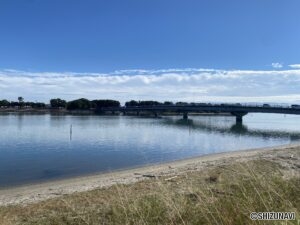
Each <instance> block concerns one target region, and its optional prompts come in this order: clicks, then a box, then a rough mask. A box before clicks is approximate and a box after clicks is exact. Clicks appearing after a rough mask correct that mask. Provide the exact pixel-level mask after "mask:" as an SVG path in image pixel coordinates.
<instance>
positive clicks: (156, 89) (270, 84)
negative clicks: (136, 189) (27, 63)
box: [0, 68, 300, 103]
mask: <svg viewBox="0 0 300 225" xmlns="http://www.w3.org/2000/svg"><path fill="white" fill-rule="evenodd" d="M18 96H23V97H24V98H25V100H30V101H35V100H37V101H45V102H48V101H49V99H51V98H54V97H61V98H64V99H66V100H71V99H76V98H81V97H84V98H89V99H103V98H110V99H117V100H120V101H121V102H122V103H124V102H125V101H127V100H130V99H136V100H149V99H154V100H159V101H164V100H171V101H193V102H207V101H226V102H297V103H300V70H297V69H291V70H267V71H264V70H215V69H193V68H189V69H166V70H122V71H115V72H112V73H107V74H102V73H73V72H64V73H51V72H42V73H37V72H26V71H16V70H2V71H1V70H0V99H2V98H6V99H9V100H16V99H17V97H18Z"/></svg>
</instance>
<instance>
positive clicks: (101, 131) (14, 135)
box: [0, 113, 300, 187]
mask: <svg viewBox="0 0 300 225" xmlns="http://www.w3.org/2000/svg"><path fill="white" fill-rule="evenodd" d="M0 126H1V127H0V128H1V129H0V187H7V186H14V185H20V184H26V183H35V182H42V181H48V180H51V179H61V178H65V177H75V176H79V175H85V174H91V173H96V172H104V171H105V172H106V171H112V170H117V169H124V168H132V167H138V166H142V165H145V164H155V163H161V162H166V161H172V160H177V159H184V158H190V157H193V156H200V155H205V154H211V153H217V152H225V151H233V150H240V149H250V148H259V147H267V146H276V145H282V144H288V143H291V142H296V141H299V140H300V116H296V115H286V116H285V115H274V114H249V115H247V116H245V117H244V121H243V125H242V126H241V125H236V124H235V118H234V117H228V116H190V117H189V120H187V121H185V120H182V119H181V117H179V116H178V117H177V116H172V117H162V118H143V117H130V116H57V115H21V114H14V113H12V114H0ZM71 126H72V129H71ZM70 131H72V132H70Z"/></svg>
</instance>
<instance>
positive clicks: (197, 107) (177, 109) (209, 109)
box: [97, 103, 300, 123]
mask: <svg viewBox="0 0 300 225" xmlns="http://www.w3.org/2000/svg"><path fill="white" fill-rule="evenodd" d="M97 111H98V112H112V113H115V112H122V113H124V114H126V113H127V112H135V113H136V114H137V115H139V113H140V112H151V113H153V114H154V116H158V115H159V114H160V113H166V112H172V113H181V114H182V115H183V119H188V113H230V114H231V115H233V116H235V117H236V122H237V123H242V121H243V116H245V115H247V114H248V113H279V114H294V115H300V107H283V106H270V105H268V104H264V105H262V106H248V105H240V104H202V103H199V104H193V105H192V104H188V105H153V106H129V107H125V106H124V107H105V108H100V109H97Z"/></svg>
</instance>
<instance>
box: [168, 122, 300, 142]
mask: <svg viewBox="0 0 300 225" xmlns="http://www.w3.org/2000/svg"><path fill="white" fill-rule="evenodd" d="M164 123H165V125H167V126H179V127H188V128H189V130H191V129H192V130H195V131H197V130H199V131H206V132H218V133H220V134H226V135H228V134H232V135H238V136H240V135H244V136H253V137H261V138H288V139H289V140H291V141H297V140H300V132H288V131H278V130H261V129H256V130H255V129H248V127H247V126H246V125H244V124H242V123H233V124H232V125H231V126H230V127H224V126H215V125H214V124H211V123H202V122H201V121H199V120H193V119H187V120H186V119H174V118H173V119H172V118H166V120H165V121H164Z"/></svg>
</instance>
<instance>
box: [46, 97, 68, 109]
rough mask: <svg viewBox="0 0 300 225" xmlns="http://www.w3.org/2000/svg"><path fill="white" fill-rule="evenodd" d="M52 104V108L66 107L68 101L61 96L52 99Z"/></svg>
mask: <svg viewBox="0 0 300 225" xmlns="http://www.w3.org/2000/svg"><path fill="white" fill-rule="evenodd" d="M50 105H51V107H52V108H66V106H67V102H66V101H65V100H62V99H60V98H55V99H51V100H50Z"/></svg>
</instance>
